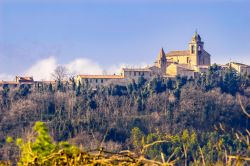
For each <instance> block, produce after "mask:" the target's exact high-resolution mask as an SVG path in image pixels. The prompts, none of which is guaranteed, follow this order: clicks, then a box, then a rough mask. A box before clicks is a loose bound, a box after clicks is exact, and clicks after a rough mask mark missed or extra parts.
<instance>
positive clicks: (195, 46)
mask: <svg viewBox="0 0 250 166" xmlns="http://www.w3.org/2000/svg"><path fill="white" fill-rule="evenodd" d="M203 48H204V42H203V41H202V40H201V37H200V35H199V34H198V33H197V31H195V34H194V36H193V37H192V40H191V42H190V43H189V54H190V58H191V62H190V64H191V65H194V66H198V65H200V58H201V54H202V51H203Z"/></svg>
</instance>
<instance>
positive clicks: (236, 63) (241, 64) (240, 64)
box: [230, 62, 250, 67]
mask: <svg viewBox="0 0 250 166" xmlns="http://www.w3.org/2000/svg"><path fill="white" fill-rule="evenodd" d="M230 63H232V64H235V65H239V66H243V67H250V66H249V65H246V64H243V63H238V62H230Z"/></svg>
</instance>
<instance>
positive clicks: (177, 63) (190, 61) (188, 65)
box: [0, 32, 250, 88]
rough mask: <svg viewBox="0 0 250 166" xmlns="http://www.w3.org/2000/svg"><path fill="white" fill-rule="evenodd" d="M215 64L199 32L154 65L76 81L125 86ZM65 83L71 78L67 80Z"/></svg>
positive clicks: (191, 74) (242, 68)
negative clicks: (186, 47)
mask: <svg viewBox="0 0 250 166" xmlns="http://www.w3.org/2000/svg"><path fill="white" fill-rule="evenodd" d="M210 66H211V55H210V54H209V53H208V52H207V51H206V50H205V49H204V42H203V41H202V38H201V36H200V35H199V34H198V33H197V32H195V34H194V35H193V37H192V39H191V41H190V43H189V44H188V49H187V50H177V51H170V52H168V53H165V51H164V49H163V48H161V49H160V52H159V55H158V57H157V59H156V61H155V62H154V64H153V65H151V66H149V67H145V68H122V70H121V73H120V74H119V75H81V74H79V75H77V76H76V77H75V82H76V83H80V84H86V83H88V84H89V85H90V86H91V87H93V88H96V87H98V86H106V85H109V84H122V85H125V84H127V83H129V82H131V81H132V80H135V81H137V80H138V78H140V77H144V78H145V79H147V80H150V79H151V78H153V77H155V76H161V77H164V78H174V77H176V76H180V77H187V78H195V77H196V76H198V75H201V74H203V73H206V72H208V70H209V67H210ZM220 67H221V68H229V67H231V68H233V69H234V70H236V71H237V72H238V73H240V74H247V75H250V66H249V65H245V64H241V63H236V62H229V63H228V64H226V65H220ZM64 82H65V83H70V81H67V80H65V81H64ZM55 83H56V80H52V81H35V80H34V78H33V77H32V76H28V77H27V76H26V77H22V76H16V78H15V80H14V81H0V86H5V85H8V86H14V87H15V86H18V85H24V84H28V85H33V84H34V85H39V84H52V85H53V84H55Z"/></svg>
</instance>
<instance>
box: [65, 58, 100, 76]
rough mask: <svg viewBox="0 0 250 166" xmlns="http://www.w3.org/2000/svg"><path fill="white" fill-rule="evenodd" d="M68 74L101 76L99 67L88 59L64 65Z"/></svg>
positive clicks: (76, 60)
mask: <svg viewBox="0 0 250 166" xmlns="http://www.w3.org/2000/svg"><path fill="white" fill-rule="evenodd" d="M65 67H66V68H67V69H68V71H69V73H73V74H102V72H103V69H102V68H101V66H100V65H99V64H98V63H96V62H93V61H91V60H89V59H85V58H80V59H75V60H73V61H72V62H69V63H68V64H66V65H65Z"/></svg>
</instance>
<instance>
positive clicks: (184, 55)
mask: <svg viewBox="0 0 250 166" xmlns="http://www.w3.org/2000/svg"><path fill="white" fill-rule="evenodd" d="M210 65H211V55H210V54H209V53H208V52H207V51H205V49H204V42H203V41H202V40H201V37H200V35H199V34H198V33H197V32H195V34H194V36H193V37H192V39H191V42H190V43H189V49H188V50H184V51H179V50H178V51H170V52H168V53H167V54H165V52H164V50H163V48H162V49H161V51H160V54H159V56H158V58H157V60H156V62H155V67H157V68H158V71H160V73H161V75H163V76H166V77H168V76H169V77H173V76H177V75H180V76H187V77H194V76H195V73H202V72H206V71H207V70H208V68H209V66H210ZM152 69H153V68H152Z"/></svg>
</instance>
